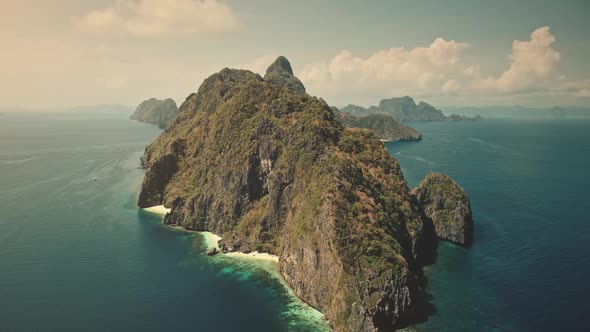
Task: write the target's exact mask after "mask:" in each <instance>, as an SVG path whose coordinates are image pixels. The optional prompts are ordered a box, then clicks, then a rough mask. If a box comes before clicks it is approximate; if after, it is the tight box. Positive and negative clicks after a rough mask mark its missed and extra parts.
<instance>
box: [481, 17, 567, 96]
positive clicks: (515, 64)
mask: <svg viewBox="0 0 590 332" xmlns="http://www.w3.org/2000/svg"><path fill="white" fill-rule="evenodd" d="M554 42H555V36H553V35H552V34H551V32H550V31H549V27H542V28H539V29H537V30H535V31H533V33H531V39H530V40H529V41H519V40H515V41H514V42H513V43H512V54H511V55H510V59H511V60H512V63H511V64H510V67H509V68H508V69H507V70H506V71H505V72H503V73H502V75H500V77H498V78H485V79H481V80H480V81H478V82H476V83H475V85H476V87H477V88H482V89H486V90H487V89H496V90H498V91H500V92H519V91H529V90H531V89H534V88H535V87H543V86H544V85H545V84H546V83H547V82H546V79H547V78H555V77H554V75H553V74H555V73H554V69H555V65H556V64H557V62H558V61H559V59H560V55H559V52H557V51H556V50H554V49H553V48H552V47H551V45H552V44H553V43H554Z"/></svg>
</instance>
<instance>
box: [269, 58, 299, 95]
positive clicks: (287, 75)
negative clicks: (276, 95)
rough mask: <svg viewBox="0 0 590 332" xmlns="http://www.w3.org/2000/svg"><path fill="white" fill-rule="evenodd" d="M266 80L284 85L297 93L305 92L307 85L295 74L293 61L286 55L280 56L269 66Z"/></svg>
mask: <svg viewBox="0 0 590 332" xmlns="http://www.w3.org/2000/svg"><path fill="white" fill-rule="evenodd" d="M264 80H265V81H266V82H268V83H273V84H281V85H284V86H286V87H287V88H289V90H291V91H293V92H295V93H305V86H303V83H301V81H300V80H299V79H298V78H297V77H296V76H294V75H293V68H291V63H289V60H287V58H285V57H284V56H280V57H278V58H277V59H276V60H275V61H274V62H273V63H272V64H271V65H270V66H269V67H268V69H267V70H266V74H265V75H264Z"/></svg>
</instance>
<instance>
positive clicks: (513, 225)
mask: <svg viewBox="0 0 590 332" xmlns="http://www.w3.org/2000/svg"><path fill="white" fill-rule="evenodd" d="M410 125H411V126H412V127H414V128H415V129H417V130H418V131H419V132H421V133H422V134H423V136H424V140H423V141H421V142H418V143H405V142H397V143H386V146H387V148H388V150H389V152H390V153H391V154H392V155H394V156H395V157H396V158H397V159H398V160H399V162H400V164H401V166H402V169H403V171H404V175H405V178H406V180H407V181H408V183H409V184H410V186H411V187H414V186H416V185H418V184H419V183H420V181H421V180H422V179H423V178H424V176H425V175H426V174H427V173H428V172H443V173H446V174H449V175H450V176H452V177H453V179H455V180H456V181H457V182H458V183H459V184H460V185H461V186H462V187H463V188H464V189H465V190H466V191H467V193H468V194H469V196H470V198H471V206H472V209H473V215H474V223H475V234H474V244H473V245H472V246H471V247H469V248H464V247H460V246H457V245H453V244H450V243H446V242H441V243H440V244H439V247H438V254H439V255H438V259H437V261H436V263H435V264H434V265H431V266H429V267H427V268H426V275H427V276H428V280H429V287H428V288H429V291H430V294H431V295H432V301H431V303H432V304H434V306H435V308H436V312H435V313H434V315H432V316H430V317H429V319H428V321H427V322H425V323H423V324H419V325H418V326H416V327H415V329H416V330H418V331H590V312H589V310H590V306H589V304H588V298H589V296H590V214H589V212H588V209H589V208H590V120H555V121H551V120H484V121H481V122H473V123H458V122H456V123H410Z"/></svg>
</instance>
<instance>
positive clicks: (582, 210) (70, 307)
mask: <svg viewBox="0 0 590 332" xmlns="http://www.w3.org/2000/svg"><path fill="white" fill-rule="evenodd" d="M127 117H128V114H116V113H104V114H99V113H96V114H94V113H93V114H75V113H70V114H68V113H62V114H59V113H51V114H20V115H18V114H5V115H3V116H2V121H0V211H1V213H0V268H1V273H0V331H81V330H83V331H167V330H178V331H188V330H191V331H193V330H194V331H315V330H317V328H316V326H317V324H318V320H317V319H318V317H317V316H314V314H313V312H311V311H309V310H307V308H306V307H305V306H303V305H301V303H300V302H298V301H297V300H296V299H294V298H293V295H292V294H291V293H290V292H289V291H288V290H287V289H286V288H285V287H284V286H283V284H282V283H281V281H280V277H278V275H277V273H276V270H274V269H273V266H272V265H268V264H267V265H265V264H253V263H249V262H246V261H235V260H233V261H228V260H226V259H223V258H215V259H210V258H207V257H206V256H204V255H203V254H202V253H203V247H202V243H201V238H200V237H199V236H198V235H193V234H188V233H182V232H175V231H172V230H170V229H168V228H165V227H163V226H162V225H161V224H160V219H159V217H157V216H154V215H150V214H148V213H142V212H139V211H138V210H137V208H136V207H135V202H136V198H137V191H138V189H139V186H140V183H141V179H142V171H141V170H139V169H137V166H138V158H139V157H140V156H141V154H142V151H143V149H144V147H145V146H146V145H147V144H148V143H149V142H150V141H151V140H153V138H155V137H156V136H157V135H158V134H159V132H160V131H159V130H158V129H157V128H156V127H155V126H152V125H147V124H142V123H139V122H135V121H130V120H128V119H127ZM412 125H413V126H415V127H416V128H417V129H418V130H419V131H421V132H422V133H423V134H424V140H423V141H421V142H418V143H386V146H387V147H388V149H389V150H390V152H391V153H392V154H393V155H394V156H396V157H397V158H398V159H399V161H400V164H401V165H402V167H403V169H404V174H405V176H406V178H407V180H408V181H409V183H410V185H411V186H414V185H416V184H417V183H418V182H419V181H420V180H421V179H422V178H423V177H424V175H425V174H426V173H427V172H428V171H441V172H445V173H448V174H450V175H451V176H453V177H454V178H455V179H456V180H457V181H458V182H459V183H460V184H461V185H462V186H463V187H464V188H465V189H466V190H467V192H468V193H469V195H470V196H471V199H472V206H473V211H474V217H475V225H476V229H475V243H474V245H473V246H472V247H470V248H463V247H459V246H455V245H452V244H448V243H441V245H440V247H439V251H438V252H439V257H438V259H437V261H436V263H435V264H434V265H432V266H429V267H428V268H427V269H426V273H427V275H428V277H429V286H428V287H429V291H430V293H431V295H432V300H431V303H432V304H433V305H434V306H435V307H436V312H434V313H433V314H432V315H431V316H430V317H429V319H428V320H427V321H426V322H423V323H421V324H419V325H417V326H414V327H411V328H410V330H414V329H416V330H426V331H551V330H570V331H588V330H590V319H589V318H588V315H586V311H587V309H586V308H587V306H586V296H587V295H588V294H590V285H589V284H588V282H587V280H588V277H587V276H588V275H589V273H590V259H588V257H587V256H588V253H589V252H590V251H589V250H588V249H587V247H588V243H590V220H589V218H588V216H587V215H588V214H587V212H586V208H587V206H588V202H589V201H590V194H589V193H590V191H589V190H588V188H590V177H589V176H588V175H587V171H588V169H589V166H590V153H589V152H590V146H589V145H588V143H590V122H584V121H553V122H543V121H512V122H509V121H500V120H494V121H491V120H490V121H482V122H477V123H418V124H412ZM94 177H97V178H98V179H97V180H92V179H93V178H94Z"/></svg>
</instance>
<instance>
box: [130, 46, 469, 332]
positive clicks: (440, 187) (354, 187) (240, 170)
mask: <svg viewBox="0 0 590 332" xmlns="http://www.w3.org/2000/svg"><path fill="white" fill-rule="evenodd" d="M345 117H346V116H345ZM141 164H142V166H143V167H144V168H145V171H146V173H145V177H144V181H143V185H142V188H141V192H140V194H139V200H138V205H139V207H141V208H154V207H156V208H157V209H161V210H163V211H169V212H168V213H167V214H166V216H165V218H164V223H166V224H168V225H176V226H181V227H183V228H185V229H189V230H194V231H202V232H204V231H207V232H212V233H215V234H217V235H219V236H220V237H221V239H220V240H219V239H218V238H216V240H215V242H216V243H217V240H219V242H218V243H217V245H218V248H219V249H220V251H221V252H222V253H221V254H226V255H230V253H234V254H235V253H238V252H242V253H252V252H257V253H258V255H260V253H264V254H268V255H276V257H277V258H276V261H277V262H278V269H279V271H280V273H281V275H282V276H283V277H284V279H285V281H286V282H287V283H288V285H289V286H290V287H291V288H292V289H293V291H294V292H295V293H296V294H297V296H299V297H300V298H301V299H302V300H303V301H305V302H306V303H308V304H309V305H311V306H313V307H314V308H316V309H317V310H319V311H321V312H322V313H323V314H324V315H325V317H326V319H327V320H328V322H329V324H330V325H331V326H332V328H333V329H334V330H335V331H389V330H392V329H394V328H396V327H398V326H400V325H401V324H406V323H408V322H412V321H413V319H415V317H416V316H417V315H418V316H419V315H420V309H419V308H420V302H421V301H423V300H422V299H424V296H423V292H424V277H423V272H422V267H423V266H424V265H425V264H426V263H427V262H429V261H431V257H433V254H434V250H435V249H436V243H437V237H440V238H443V239H448V240H451V241H454V242H457V243H469V240H470V234H471V230H472V220H471V206H470V202H469V198H468V197H467V195H466V194H465V192H464V191H463V189H462V188H461V187H460V186H459V185H458V184H456V183H455V182H454V181H453V180H452V179H451V178H449V177H448V176H445V175H442V174H435V173H433V174H430V175H429V176H428V177H427V178H426V180H425V181H424V182H423V183H422V184H420V186H419V187H418V188H416V189H415V190H414V191H410V189H409V188H408V184H407V183H406V181H405V180H404V177H403V174H402V171H401V169H400V167H399V164H398V162H397V160H396V159H395V158H393V157H392V156H391V155H390V154H389V153H388V151H387V150H386V149H385V147H384V145H383V144H382V143H381V142H380V141H379V139H378V138H377V137H376V136H375V134H373V133H372V132H371V131H369V130H366V129H360V128H350V127H346V126H344V125H343V124H342V123H341V120H339V119H338V118H337V116H336V115H335V114H334V112H333V111H332V109H331V108H330V106H329V105H328V104H326V102H324V101H323V100H322V99H320V98H317V97H312V96H310V95H308V94H307V93H306V92H305V87H304V86H303V84H301V82H300V81H299V80H298V79H297V78H296V77H295V76H294V75H293V71H292V68H291V65H290V63H289V61H288V60H287V59H286V58H284V57H279V58H278V59H277V60H276V61H275V62H274V63H273V64H272V65H271V66H270V67H269V69H268V70H267V72H266V75H265V78H262V77H261V76H260V75H258V74H255V73H253V72H251V71H247V70H238V69H228V68H225V69H223V70H221V71H220V72H218V73H216V74H213V75H211V76H210V77H209V78H207V79H206V80H205V81H204V82H203V84H202V85H201V86H200V87H199V89H198V92H197V93H193V94H191V95H190V96H189V97H187V99H186V101H185V102H184V103H183V104H182V105H181V106H180V109H179V114H178V116H177V117H175V118H174V119H173V120H172V124H171V125H170V126H169V127H168V129H167V130H166V131H164V132H163V133H162V134H161V135H160V136H159V137H158V138H157V139H156V140H155V141H154V142H153V143H152V144H150V145H149V146H148V147H147V148H146V151H145V154H144V155H143V157H142V159H141ZM168 209H169V210H168ZM437 232H438V233H437ZM208 253H209V254H212V255H213V254H216V253H217V252H216V250H215V249H212V250H209V251H208ZM196 300H197V299H196Z"/></svg>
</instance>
